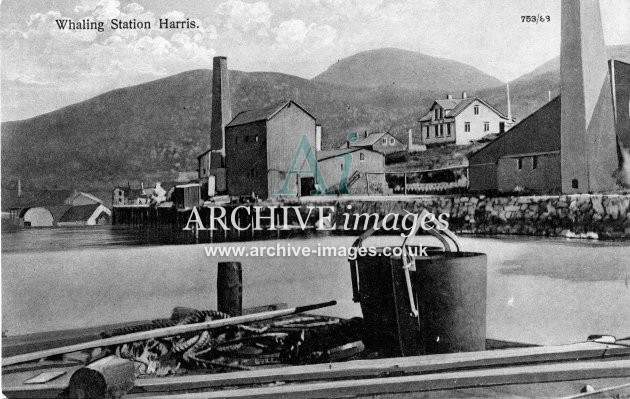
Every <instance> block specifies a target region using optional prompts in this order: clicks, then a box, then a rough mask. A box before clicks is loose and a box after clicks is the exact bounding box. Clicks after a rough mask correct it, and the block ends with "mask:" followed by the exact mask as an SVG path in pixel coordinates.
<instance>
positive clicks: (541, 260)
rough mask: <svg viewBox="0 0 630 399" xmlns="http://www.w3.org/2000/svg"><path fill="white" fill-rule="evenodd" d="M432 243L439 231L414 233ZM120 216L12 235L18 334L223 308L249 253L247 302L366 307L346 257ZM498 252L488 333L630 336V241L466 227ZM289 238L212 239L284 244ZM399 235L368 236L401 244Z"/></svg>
mask: <svg viewBox="0 0 630 399" xmlns="http://www.w3.org/2000/svg"><path fill="white" fill-rule="evenodd" d="M353 239H354V238H353V237H343V236H341V237H338V236H313V235H311V236H306V237H298V236H294V237H293V239H292V240H291V241H290V243H291V245H293V246H298V245H304V246H309V247H311V248H314V247H316V246H317V245H318V244H321V245H332V246H340V245H345V246H349V245H351V243H352V241H353ZM415 240H416V241H417V242H420V243H422V244H425V245H433V244H436V242H435V241H433V239H432V238H429V237H418V238H416V239H415ZM169 241H173V240H172V239H169V238H165V237H156V236H154V235H153V234H152V233H150V232H143V231H138V230H132V229H127V228H120V227H116V228H115V227H111V226H109V227H107V226H106V227H94V228H84V227H77V228H63V229H30V230H20V231H17V232H12V233H3V235H2V252H3V253H2V330H3V331H6V332H7V334H9V335H16V334H24V333H30V332H40V331H49V330H58V329H66V328H78V327H87V326H94V325H100V324H107V323H116V322H121V321H131V320H144V319H150V318H157V317H168V316H169V315H170V311H171V309H172V308H173V307H175V306H190V307H195V308H214V307H215V306H216V303H215V287H216V265H217V262H219V261H224V260H235V261H240V262H242V264H243V280H244V287H243V302H244V306H245V307H249V306H256V305H264V304H269V303H277V302H286V303H289V304H290V305H302V304H308V303H315V302H320V301H327V300H330V299H337V300H338V301H339V305H337V306H335V307H332V308H328V309H324V310H322V312H321V313H324V314H329V315H334V316H342V317H352V316H360V314H361V310H360V307H359V305H358V304H355V303H353V302H352V300H351V296H352V291H351V282H350V273H349V267H348V262H347V260H346V259H345V258H344V257H334V258H332V257H330V258H317V257H306V258H305V257H285V258H278V257H276V258H248V257H241V258H237V257H230V258H229V259H228V258H208V257H207V256H206V253H205V251H204V246H205V245H207V244H184V245H155V244H160V243H161V244H163V243H165V242H169ZM461 241H462V244H463V247H464V249H465V250H467V251H478V252H485V253H487V254H488V305H487V332H488V337H489V338H496V339H505V340H513V341H520V342H529V343H537V344H561V343H568V342H576V341H583V340H584V339H586V337H587V336H588V335H590V334H595V333H609V334H613V335H616V336H617V337H620V338H621V337H626V336H630V288H629V286H628V285H629V282H628V279H629V277H628V276H629V275H630V243H628V242H590V241H568V240H561V239H548V238H546V239H544V238H523V237H502V238H481V237H463V238H462V239H461ZM276 242H283V243H286V241H283V240H267V241H249V242H240V243H221V244H211V245H214V246H219V245H221V246H225V245H230V246H244V247H246V248H250V247H252V246H253V245H263V244H264V245H275V244H276ZM399 242H400V239H399V237H382V236H381V237H378V238H370V239H369V240H368V242H366V244H365V245H379V246H380V245H388V244H391V245H395V244H396V243H399Z"/></svg>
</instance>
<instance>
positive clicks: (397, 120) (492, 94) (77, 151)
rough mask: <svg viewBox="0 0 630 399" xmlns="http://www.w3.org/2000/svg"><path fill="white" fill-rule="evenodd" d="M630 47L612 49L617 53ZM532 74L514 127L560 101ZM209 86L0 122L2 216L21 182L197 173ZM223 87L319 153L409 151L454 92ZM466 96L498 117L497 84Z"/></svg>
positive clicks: (208, 77)
mask: <svg viewBox="0 0 630 399" xmlns="http://www.w3.org/2000/svg"><path fill="white" fill-rule="evenodd" d="M629 49H630V46H617V47H616V48H613V50H614V51H617V52H618V54H621V53H623V52H624V51H626V52H628V50H629ZM388 51H398V50H391V49H386V50H385V52H388ZM412 54H413V53H412ZM350 58H352V57H350ZM617 58H621V57H617ZM550 65H551V64H550ZM333 67H334V66H333ZM333 67H331V68H329V71H330V70H332V69H333ZM537 70H538V71H539V72H537V73H531V74H528V75H526V76H524V77H522V78H519V79H516V80H515V81H513V82H511V84H510V89H511V98H512V113H513V115H514V116H515V117H516V118H518V119H519V120H521V119H523V118H525V117H526V116H527V115H528V114H530V113H531V112H533V111H535V110H536V109H538V108H539V107H540V106H542V105H543V104H545V103H546V102H547V96H548V94H547V90H552V95H553V96H555V95H557V94H558V93H559V72H558V71H556V70H550V69H549V66H543V67H541V68H539V69H537ZM436 73H438V72H436ZM439 73H442V72H441V71H440V72H439ZM436 76H437V75H436ZM211 81H212V71H211V70H193V71H188V72H184V73H181V74H178V75H174V76H170V77H167V78H164V79H160V80H156V81H152V82H148V83H144V84H141V85H137V86H132V87H127V88H123V89H118V90H113V91H110V92H107V93H104V94H102V95H99V96H97V97H94V98H91V99H89V100H86V101H83V102H81V103H77V104H74V105H71V106H68V107H64V108H62V109H59V110H56V111H53V112H50V113H47V114H43V115H40V116H37V117H34V118H31V119H26V120H22V121H13V122H4V123H2V124H0V129H1V137H2V147H1V149H2V158H1V161H2V188H3V196H2V197H3V208H6V207H5V205H6V204H9V203H10V201H9V199H10V198H9V197H8V196H9V195H10V193H15V187H16V183H17V179H18V178H19V179H21V180H22V187H23V189H24V190H25V192H26V191H28V190H33V189H35V188H37V189H44V190H64V189H73V188H77V189H81V190H109V189H110V188H111V187H113V186H114V185H119V184H127V182H128V181H129V182H131V183H132V184H138V185H139V184H140V182H142V181H143V182H145V183H152V182H154V181H174V180H175V179H176V178H177V175H178V172H180V171H186V170H195V169H196V168H197V160H196V157H197V155H198V154H199V153H201V152H202V151H204V150H205V149H207V148H208V145H209V131H210V117H211V112H210V108H211ZM230 81H231V91H232V99H233V114H234V115H236V113H238V112H239V111H241V110H245V109H250V108H256V107H262V106H266V105H270V104H272V103H275V102H277V101H279V100H282V99H293V100H295V101H297V102H299V103H300V104H302V105H303V106H305V107H306V108H307V109H308V110H309V111H311V112H312V113H313V115H315V116H316V117H317V118H318V122H319V123H321V124H322V126H323V144H324V148H325V149H326V148H334V147H337V146H338V145H340V144H341V143H343V141H344V140H345V137H346V134H347V133H348V132H349V131H353V130H354V131H363V130H369V131H376V130H385V131H391V132H392V133H393V134H394V135H396V136H397V137H398V138H399V139H401V140H402V141H403V142H405V143H406V141H407V134H406V132H407V130H408V129H410V128H417V122H416V121H417V119H418V117H419V116H421V115H422V114H423V113H424V112H426V109H427V108H428V106H429V105H430V104H431V102H432V101H433V100H434V99H436V98H443V97H444V95H445V94H446V93H447V92H451V93H458V92H459V91H460V88H459V87H458V88H453V87H452V86H451V85H452V84H453V82H452V81H451V80H445V81H443V82H441V83H440V81H439V80H436V82H437V83H432V85H429V86H428V87H430V88H432V89H423V90H420V89H414V88H413V87H415V86H412V87H411V88H406V87H400V85H386V86H378V87H350V86H345V85H336V84H332V83H328V82H324V81H322V78H321V75H320V77H318V78H316V79H313V80H306V79H302V78H298V77H295V76H291V75H286V74H280V73H271V72H255V73H245V72H239V71H231V72H230ZM496 82H498V81H496ZM496 82H494V83H496ZM490 83H492V80H490ZM494 83H492V84H494ZM436 84H439V85H442V86H443V87H442V88H435V85H436ZM468 90H469V93H470V95H478V96H481V97H483V98H484V99H486V100H487V101H488V102H489V103H491V104H492V105H493V106H495V107H497V108H498V109H499V110H500V111H503V112H505V109H506V97H505V87H504V86H503V85H498V86H494V87H493V86H486V87H483V88H479V89H477V90H470V89H468Z"/></svg>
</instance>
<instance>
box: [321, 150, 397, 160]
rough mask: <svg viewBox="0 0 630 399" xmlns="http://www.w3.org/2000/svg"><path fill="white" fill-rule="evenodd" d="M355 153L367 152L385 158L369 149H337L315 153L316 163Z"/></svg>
mask: <svg viewBox="0 0 630 399" xmlns="http://www.w3.org/2000/svg"><path fill="white" fill-rule="evenodd" d="M357 151H369V152H371V153H374V154H379V155H382V156H383V157H384V156H385V155H384V154H382V153H380V152H378V151H374V150H371V149H369V148H363V147H353V148H339V149H336V150H326V151H318V152H317V161H325V160H327V159H330V158H334V157H338V156H339V155H343V154H351V153H353V152H357Z"/></svg>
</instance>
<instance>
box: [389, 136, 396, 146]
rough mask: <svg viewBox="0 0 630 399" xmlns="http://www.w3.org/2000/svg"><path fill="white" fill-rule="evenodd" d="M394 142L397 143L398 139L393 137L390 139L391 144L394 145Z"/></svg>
mask: <svg viewBox="0 0 630 399" xmlns="http://www.w3.org/2000/svg"><path fill="white" fill-rule="evenodd" d="M394 144H396V139H394V138H393V137H392V138H390V139H389V145H394Z"/></svg>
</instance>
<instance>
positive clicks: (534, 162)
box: [532, 157, 538, 169]
mask: <svg viewBox="0 0 630 399" xmlns="http://www.w3.org/2000/svg"><path fill="white" fill-rule="evenodd" d="M532 169H538V157H532Z"/></svg>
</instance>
